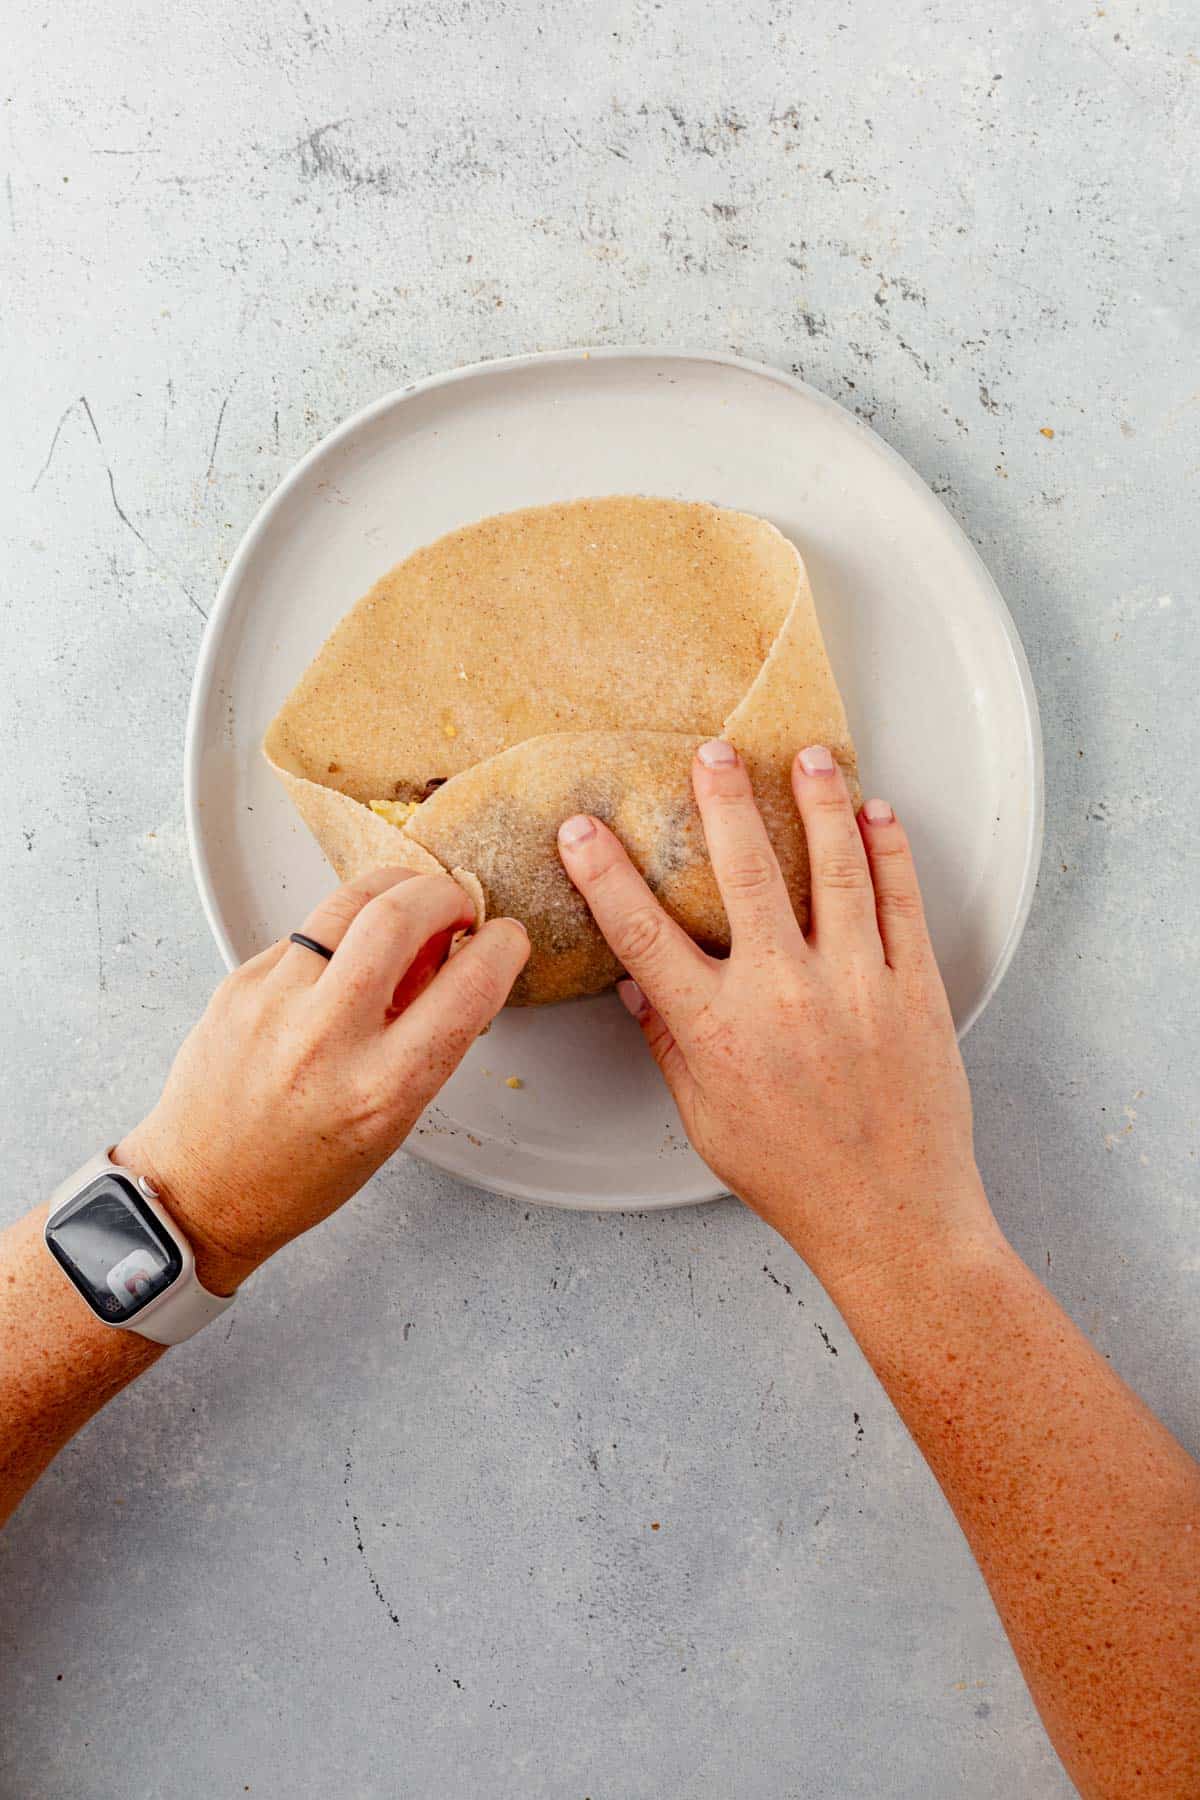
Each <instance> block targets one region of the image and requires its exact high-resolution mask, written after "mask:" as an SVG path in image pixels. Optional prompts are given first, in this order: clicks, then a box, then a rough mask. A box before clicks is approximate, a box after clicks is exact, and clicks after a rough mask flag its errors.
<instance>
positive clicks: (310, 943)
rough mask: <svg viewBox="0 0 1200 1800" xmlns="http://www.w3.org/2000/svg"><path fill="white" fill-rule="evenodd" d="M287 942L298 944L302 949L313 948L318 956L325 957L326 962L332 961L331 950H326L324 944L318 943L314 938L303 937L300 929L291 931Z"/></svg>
mask: <svg viewBox="0 0 1200 1800" xmlns="http://www.w3.org/2000/svg"><path fill="white" fill-rule="evenodd" d="M288 942H289V943H291V944H299V946H300V948H301V949H302V950H315V951H316V953H317V955H318V956H323V957H324V958H325V961H326V962H332V961H333V951H332V950H327V949H326V948H325V946H324V944H318V942H317V940H316V938H310V937H305V935H304V933H303V932H302V931H293V932H291V933H290V934H289V936H288Z"/></svg>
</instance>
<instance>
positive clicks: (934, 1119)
mask: <svg viewBox="0 0 1200 1800" xmlns="http://www.w3.org/2000/svg"><path fill="white" fill-rule="evenodd" d="M692 777H693V785H694V787H695V792H696V800H697V804H698V806H699V808H700V814H701V818H702V819H703V823H704V831H705V836H706V839H707V842H708V849H709V855H710V856H711V858H712V865H713V871H714V873H715V875H716V879H717V883H718V886H719V887H720V890H721V896H722V899H723V901H724V904H725V910H726V912H727V914H728V917H729V924H730V929H731V933H732V949H731V951H730V955H729V958H728V960H727V961H717V960H715V959H714V958H712V957H709V956H706V955H705V954H704V952H703V951H701V950H700V949H699V948H698V947H697V945H696V944H694V943H693V942H692V940H691V939H690V938H689V937H687V936H686V935H685V933H684V932H683V931H682V930H681V929H680V927H679V926H678V925H676V924H674V923H673V921H672V920H671V919H669V918H668V917H667V914H666V913H665V912H664V911H663V909H662V907H661V906H659V904H658V902H657V901H656V900H655V898H654V896H653V895H652V894H651V892H650V890H649V888H648V887H647V886H646V884H645V882H644V881H643V880H642V878H641V876H640V875H639V874H638V872H637V871H636V869H635V868H634V867H633V865H632V863H631V862H630V861H629V858H628V857H627V856H626V854H625V852H624V850H623V849H622V848H621V845H620V844H619V843H618V842H617V840H616V838H615V837H614V836H613V835H612V833H611V832H610V831H608V830H607V829H606V827H605V826H604V825H602V824H601V823H600V822H599V821H598V820H596V819H590V818H582V817H581V818H575V819H568V820H567V821H566V823H565V824H564V825H563V826H562V827H561V829H560V832H559V845H560V850H561V854H562V858H563V862H564V865H565V867H566V870H567V873H568V874H569V875H570V877H571V879H572V881H573V882H574V883H575V885H576V887H577V888H578V889H579V891H580V893H581V894H582V895H583V897H584V899H585V900H586V901H587V903H588V906H589V907H590V908H591V910H592V913H593V915H594V916H595V919H596V923H597V924H598V925H599V927H600V929H601V931H602V932H603V933H604V936H605V937H606V938H607V940H608V942H609V944H610V945H611V946H612V949H613V951H614V953H615V954H616V955H617V956H618V957H619V958H620V960H621V962H622V963H623V964H624V966H625V968H626V969H627V970H628V971H629V974H630V975H631V976H632V977H633V978H634V979H633V980H632V981H626V982H622V983H621V984H620V989H619V991H620V993H621V997H622V999H623V1000H624V1002H625V1004H626V1006H627V1007H628V1008H629V1010H630V1011H631V1012H633V1013H634V1015H635V1016H636V1017H637V1019H638V1020H639V1022H640V1024H641V1028H642V1032H643V1035H644V1036H645V1039H646V1042H647V1044H648V1045H649V1048H650V1052H651V1054H652V1055H653V1057H654V1059H655V1061H656V1062H657V1063H658V1066H659V1068H660V1069H661V1070H662V1073H663V1075H664V1077H665V1078H666V1081H667V1084H668V1086H669V1087H670V1089H671V1092H672V1094H673V1095H674V1097H675V1100H676V1103H677V1104H678V1107H679V1111H680V1114H681V1116H682V1118H683V1122H684V1125H685V1127H686V1128H687V1132H688V1136H689V1137H690V1138H691V1140H692V1143H693V1144H694V1145H695V1147H696V1149H697V1150H698V1151H699V1153H700V1155H701V1156H702V1157H703V1158H704V1160H705V1162H707V1163H708V1164H709V1166H710V1167H711V1168H712V1169H713V1170H714V1171H715V1172H716V1173H717V1174H718V1175H719V1176H720V1177H721V1179H722V1180H723V1181H724V1182H726V1183H727V1184H728V1186H729V1187H730V1188H731V1189H732V1191H733V1192H734V1193H736V1194H738V1195H740V1196H741V1198H742V1199H743V1200H745V1201H746V1202H747V1203H748V1204H749V1205H750V1206H752V1207H753V1208H754V1210H755V1211H756V1212H758V1213H761V1215H762V1217H763V1218H764V1219H766V1220H767V1221H768V1223H769V1224H771V1225H773V1226H774V1227H775V1228H776V1230H778V1231H780V1232H781V1233H782V1234H783V1236H784V1237H786V1238H787V1239H788V1240H789V1242H790V1243H792V1244H793V1245H794V1247H795V1248H796V1249H797V1250H798V1251H799V1252H800V1254H801V1255H802V1256H803V1257H804V1258H805V1260H806V1261H807V1262H808V1263H809V1265H810V1266H811V1267H812V1269H813V1270H814V1272H815V1273H816V1274H817V1275H818V1277H819V1278H820V1279H821V1280H822V1281H823V1282H825V1284H826V1286H827V1287H836V1285H837V1283H838V1282H839V1281H841V1280H844V1279H846V1278H848V1277H849V1276H851V1275H853V1274H854V1273H855V1272H856V1271H858V1270H859V1269H863V1268H868V1267H873V1266H878V1265H880V1264H882V1263H884V1262H888V1261H891V1260H892V1259H893V1258H896V1257H899V1256H903V1255H905V1254H906V1253H907V1252H908V1251H910V1250H919V1249H921V1248H922V1247H927V1246H928V1245H929V1244H930V1242H931V1241H932V1240H942V1239H945V1238H947V1237H948V1236H950V1235H953V1234H956V1233H961V1232H967V1233H983V1234H990V1233H991V1231H992V1229H993V1226H992V1220H991V1214H990V1211H989V1209H988V1205H987V1201H986V1199H985V1197H984V1194H983V1190H982V1186H981V1183H980V1180H979V1176H978V1174H977V1172H976V1169H975V1160H974V1151H973V1148H972V1139H971V1100H970V1093H969V1091H968V1088H967V1079H966V1074H965V1072H964V1070H963V1066H962V1060H961V1058H960V1056H959V1053H958V1046H957V1043H956V1041H955V1035H954V1025H953V1022H952V1020H951V1017H950V1008H949V1005H948V1003H947V1000H946V995H945V990H944V988H943V987H942V982H941V978H940V976H939V974H938V969H937V964H936V962H935V961H934V956H933V950H932V947H931V945H930V942H929V935H928V932H927V930H926V926H925V918H924V913H923V909H922V906H921V896H920V890H919V888H918V886H917V877H916V871H915V869H914V867H913V861H912V856H911V853H910V851H909V848H908V843H907V840H906V839H905V836H904V832H903V831H902V829H901V827H900V826H899V824H897V822H896V820H895V818H894V817H893V815H892V811H891V808H890V807H889V806H887V805H885V804H884V803H883V802H882V801H869V802H868V803H867V805H866V806H865V807H864V808H863V811H862V814H861V815H860V818H859V820H858V821H856V820H855V817H854V812H853V808H852V806H851V803H850V797H849V794H848V792H847V789H846V784H845V782H844V780H843V778H842V775H841V772H840V771H839V770H838V768H837V767H836V765H835V763H834V761H833V758H832V757H831V756H830V754H829V752H828V751H827V750H824V749H821V748H820V747H814V748H812V749H809V750H805V751H802V752H801V754H800V756H799V757H797V759H796V763H795V766H794V769H793V783H792V784H793V789H794V792H795V796H796V804H797V806H798V807H799V810H800V817H801V820H802V822H803V825H804V829H805V833H806V836H807V839H808V849H809V858H810V861H811V865H812V929H811V931H810V933H809V935H808V937H807V938H805V936H804V934H803V933H802V932H801V930H800V927H799V924H798V923H797V920H796V916H795V913H794V911H793V909H792V905H791V901H790V899H789V896H788V892H787V889H786V887H785V885H784V882H783V878H782V876H781V875H780V872H779V865H778V862H777V861H776V858H775V852H774V850H773V849H772V847H771V842H770V839H769V838H768V836H767V832H766V828H765V826H764V825H763V822H762V819H761V817H760V815H759V812H758V808H757V807H756V805H755V803H754V795H753V793H752V791H751V786H750V780H749V777H748V775H747V773H746V770H745V767H744V766H743V764H742V762H741V759H740V758H739V756H738V755H737V752H736V751H735V750H734V748H733V746H732V745H730V744H727V743H724V742H723V741H721V740H716V741H714V742H712V743H709V744H704V745H702V746H701V747H700V750H699V752H698V754H697V757H696V760H695V763H694V764H693V770H692Z"/></svg>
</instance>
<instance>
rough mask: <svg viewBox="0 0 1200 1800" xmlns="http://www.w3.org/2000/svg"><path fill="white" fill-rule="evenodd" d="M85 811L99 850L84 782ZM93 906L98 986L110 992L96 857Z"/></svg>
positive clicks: (94, 845)
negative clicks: (105, 959)
mask: <svg viewBox="0 0 1200 1800" xmlns="http://www.w3.org/2000/svg"><path fill="white" fill-rule="evenodd" d="M83 811H84V816H85V818H86V819H87V843H88V848H89V850H93V851H95V850H99V848H100V840H99V838H98V837H97V836H96V828H95V825H94V823H93V820H92V791H91V789H90V788H89V787H88V785H87V783H86V782H85V783H83ZM92 908H93V911H94V913H95V917H96V986H97V988H98V989H99V991H100V992H101V993H102V994H106V993H107V992H108V975H107V972H106V970H105V967H104V914H103V911H102V909H101V904H100V871H99V867H98V864H97V861H96V858H95V857H94V856H93V858H92Z"/></svg>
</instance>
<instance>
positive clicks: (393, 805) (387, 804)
mask: <svg viewBox="0 0 1200 1800" xmlns="http://www.w3.org/2000/svg"><path fill="white" fill-rule="evenodd" d="M369 804H370V807H371V811H372V812H373V813H378V814H379V817H380V818H381V819H386V820H387V822H388V824H389V825H395V826H397V827H398V828H399V827H402V826H404V825H407V823H408V821H409V820H410V819H411V818H412V816H413V814H414V813H415V812H416V811H417V809H418V807H419V806H420V804H421V802H420V801H419V800H372V801H371V802H370V803H369Z"/></svg>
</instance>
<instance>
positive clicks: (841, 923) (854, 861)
mask: <svg viewBox="0 0 1200 1800" xmlns="http://www.w3.org/2000/svg"><path fill="white" fill-rule="evenodd" d="M792 789H793V792H794V793H795V796H796V805H797V806H798V807H799V809H800V818H801V821H802V823H803V825H804V835H805V837H806V838H807V840H808V861H809V868H810V875H811V880H812V929H811V932H810V936H811V937H812V939H813V941H814V942H815V943H816V944H817V945H819V946H820V945H828V946H830V947H832V948H840V949H844V950H858V951H866V952H868V953H869V954H873V955H875V956H877V957H878V958H879V959H880V961H882V959H883V951H882V946H881V945H880V942H879V927H878V925H877V924H876V922H875V894H874V891H873V889H872V887H871V873H870V870H869V869H868V867H867V857H866V852H865V850H864V849H863V841H862V834H861V833H860V831H859V829H858V825H857V823H856V821H855V817H854V808H853V806H852V804H851V801H850V793H849V789H848V788H847V786H846V781H845V777H844V776H843V774H842V771H841V770H840V769H839V768H838V766H837V763H836V762H835V761H834V759H833V757H832V756H831V755H830V753H829V751H828V750H827V749H826V748H825V746H824V745H823V744H811V745H810V746H809V747H808V749H807V750H801V752H800V754H799V756H798V757H797V758H796V760H795V762H794V763H793V764H792Z"/></svg>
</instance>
